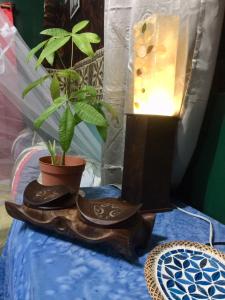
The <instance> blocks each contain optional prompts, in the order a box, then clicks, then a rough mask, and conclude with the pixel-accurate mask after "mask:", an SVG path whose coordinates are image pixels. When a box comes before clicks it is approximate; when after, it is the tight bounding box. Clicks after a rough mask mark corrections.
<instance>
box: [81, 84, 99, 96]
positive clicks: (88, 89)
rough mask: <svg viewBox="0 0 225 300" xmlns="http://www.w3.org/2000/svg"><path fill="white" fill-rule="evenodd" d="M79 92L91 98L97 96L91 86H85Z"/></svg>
mask: <svg viewBox="0 0 225 300" xmlns="http://www.w3.org/2000/svg"><path fill="white" fill-rule="evenodd" d="M81 90H82V91H84V92H86V93H88V94H89V95H91V96H93V97H96V96H97V91H96V89H95V88H94V87H93V86H91V85H85V86H84V87H83V88H82V89H81Z"/></svg>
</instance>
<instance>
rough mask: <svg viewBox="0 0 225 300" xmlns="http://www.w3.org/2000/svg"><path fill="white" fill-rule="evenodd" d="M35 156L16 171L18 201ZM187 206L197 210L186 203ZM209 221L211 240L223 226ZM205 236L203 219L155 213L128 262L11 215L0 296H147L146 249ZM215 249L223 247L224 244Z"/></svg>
mask: <svg viewBox="0 0 225 300" xmlns="http://www.w3.org/2000/svg"><path fill="white" fill-rule="evenodd" d="M38 156H39V154H38ZM37 158H38V157H36V160H31V161H30V162H29V164H28V165H26V168H25V169H24V171H23V172H22V174H21V176H20V183H19V186H18V190H17V201H18V202H21V201H22V195H23V190H24V188H25V186H26V185H27V183H28V182H29V181H32V180H33V179H35V178H37V174H38V168H37V161H38V160H37ZM85 191H86V193H87V197H90V198H98V197H99V198H101V197H110V196H111V197H114V196H115V197H117V196H119V194H120V191H119V190H118V189H116V188H114V187H112V186H107V187H99V188H87V189H85ZM186 209H187V210H188V211H191V212H195V213H199V212H197V211H196V210H194V209H193V208H191V207H186ZM199 214H200V213H199ZM213 225H214V229H215V242H222V241H224V239H225V226H224V225H222V224H220V223H219V222H216V221H213ZM208 237H209V225H208V224H207V223H206V222H204V221H202V220H199V219H195V218H193V217H191V216H188V215H185V214H184V213H182V212H180V211H178V210H173V211H171V212H167V213H163V214H158V215H157V217H156V222H155V226H154V230H153V236H152V240H151V242H150V244H149V248H148V249H147V250H146V252H145V253H142V254H140V256H139V260H138V262H136V263H135V264H131V263H129V262H126V261H124V260H123V258H122V257H120V256H118V255H116V254H115V253H113V251H112V250H111V249H108V250H106V249H103V248H102V247H100V246H99V247H92V248H88V247H85V245H83V244H79V243H76V242H75V241H74V243H71V242H69V241H65V240H61V239H60V238H59V237H58V236H57V235H50V234H47V233H44V232H41V231H38V230H37V229H35V228H34V227H32V226H29V225H27V224H25V223H23V222H21V221H17V220H16V221H14V222H13V225H12V228H11V231H10V234H9V237H8V241H7V244H6V246H5V249H4V252H3V255H2V256H1V257H0V300H3V299H4V300H47V299H48V300H51V299H54V300H81V299H82V300H121V299H123V300H132V299H134V300H144V299H150V296H149V294H148V290H147V288H146V284H145V278H144V263H145V261H146V258H147V255H148V252H149V251H150V250H151V249H152V248H153V247H154V246H156V245H157V244H159V243H164V242H168V241H173V240H190V241H196V242H201V243H207V242H208ZM218 249H220V250H222V251H224V252H225V246H221V247H218ZM98 250H102V252H100V251H98ZM103 250H104V251H103Z"/></svg>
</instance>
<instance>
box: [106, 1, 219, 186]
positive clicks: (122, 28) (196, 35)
mask: <svg viewBox="0 0 225 300" xmlns="http://www.w3.org/2000/svg"><path fill="white" fill-rule="evenodd" d="M224 5H225V1H224V0H188V1H187V0H123V1H121V0H105V54H104V59H105V69H104V98H105V99H106V100H107V101H109V102H110V103H112V104H113V105H114V106H115V107H116V108H117V109H118V111H119V113H120V117H121V123H120V126H119V127H111V129H110V132H109V136H108V141H107V143H106V145H105V149H104V153H103V162H102V178H103V182H104V183H120V182H121V174H122V164H123V145H124V124H123V116H124V113H125V112H126V107H127V104H128V103H129V102H130V100H132V99H129V77H130V75H129V73H131V72H132V63H131V60H132V59H131V58H132V55H131V54H132V53H131V40H132V27H133V24H134V23H135V22H137V21H139V20H141V19H144V18H146V17H148V16H150V15H151V14H153V13H160V14H170V15H179V16H180V18H181V20H182V21H185V20H189V62H190V63H189V65H190V66H191V78H190V82H189V86H188V91H187V95H186V97H185V101H184V108H185V110H184V114H183V116H182V119H181V121H180V123H179V129H178V137H177V145H176V151H175V152H176V153H175V161H174V172H173V183H174V184H178V183H179V182H180V180H181V179H182V177H183V175H184V173H185V171H186V168H187V166H188V163H189V162H190V159H191V156H192V154H193V151H194V149H195V147H196V144H197V140H198V136H199V131H200V127H201V124H202V120H203V117H204V112H205V108H206V105H207V101H208V96H209V91H210V87H211V82H212V77H213V73H214V67H215V62H216V56H217V50H218V44H219V39H220V31H221V27H222V21H223V15H224Z"/></svg>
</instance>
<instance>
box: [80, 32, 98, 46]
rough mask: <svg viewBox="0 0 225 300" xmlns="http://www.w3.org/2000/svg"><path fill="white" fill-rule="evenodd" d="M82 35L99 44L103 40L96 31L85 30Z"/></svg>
mask: <svg viewBox="0 0 225 300" xmlns="http://www.w3.org/2000/svg"><path fill="white" fill-rule="evenodd" d="M80 35H81V36H84V37H85V38H86V39H87V40H88V41H89V42H90V43H93V44H98V43H100V42H101V38H100V36H98V35H97V34H96V33H92V32H84V33H81V34H80Z"/></svg>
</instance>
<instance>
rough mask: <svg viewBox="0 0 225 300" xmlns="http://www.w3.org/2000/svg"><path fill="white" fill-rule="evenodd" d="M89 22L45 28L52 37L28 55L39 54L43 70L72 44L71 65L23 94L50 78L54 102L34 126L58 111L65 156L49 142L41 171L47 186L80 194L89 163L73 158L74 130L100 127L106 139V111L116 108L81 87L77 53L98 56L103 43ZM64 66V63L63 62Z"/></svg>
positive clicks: (37, 63) (61, 143) (62, 148)
mask: <svg viewBox="0 0 225 300" xmlns="http://www.w3.org/2000/svg"><path fill="white" fill-rule="evenodd" d="M88 23H89V21H86V20H84V21H81V22H79V23H78V24H76V25H74V26H73V28H72V31H71V32H69V31H67V30H65V29H61V28H51V29H45V30H43V31H42V32H41V34H43V35H46V36H48V38H47V39H46V40H45V41H43V42H41V43H39V44H38V45H37V46H36V47H35V48H33V49H32V50H31V51H30V52H29V55H28V60H29V59H30V58H31V57H32V56H33V55H35V54H36V53H37V52H38V51H41V52H40V55H39V56H38V59H37V62H36V68H38V67H40V65H41V64H42V62H43V61H44V60H47V61H48V63H49V64H50V65H53V63H54V59H55V57H56V55H58V56H59V58H61V57H60V50H61V49H62V47H64V46H65V45H66V44H67V43H71V66H70V67H69V68H66V67H64V66H63V68H61V69H57V70H52V71H51V72H49V73H48V74H47V75H45V76H43V77H41V78H39V79H38V80H36V81H34V82H32V83H31V84H29V85H28V86H27V87H26V88H25V90H24V91H23V97H25V96H26V95H27V94H28V93H29V92H30V91H31V90H32V89H34V88H36V87H37V86H39V85H40V84H42V83H43V82H44V81H45V80H47V79H50V85H49V88H50V92H51V97H52V103H51V105H50V106H49V107H47V109H45V111H44V112H42V114H41V115H40V116H39V117H38V118H37V119H36V120H35V121H34V126H35V128H36V129H39V128H40V127H41V126H42V124H43V123H44V122H45V121H46V120H47V119H48V118H49V117H50V116H51V115H52V114H54V113H55V112H56V111H57V112H59V114H60V119H59V124H58V138H59V145H60V147H61V153H60V154H57V153H56V146H55V141H54V142H49V144H48V149H49V152H50V156H46V157H42V158H40V169H41V173H42V184H43V185H59V184H63V185H66V186H68V187H70V188H71V189H72V190H73V191H74V192H77V191H78V189H79V185H80V180H81V176H82V172H83V170H84V167H85V161H84V160H83V159H82V158H80V157H75V156H69V155H67V152H68V151H69V149H70V146H71V142H72V139H73V136H74V130H75V128H76V126H77V125H78V124H79V123H80V122H83V121H84V122H87V123H90V124H93V125H95V126H96V128H97V130H98V132H99V134H100V135H101V137H102V139H103V140H105V139H106V134H107V126H108V122H107V119H106V116H105V112H106V111H108V112H109V113H110V114H111V115H112V116H115V112H114V110H113V108H112V107H111V106H110V105H109V104H108V103H106V102H104V101H102V100H99V99H98V98H97V92H96V89H95V88H94V87H92V86H87V85H86V86H83V87H82V88H78V82H79V80H80V76H79V74H78V73H77V72H76V71H75V70H74V69H73V52H74V47H77V48H78V49H79V50H80V51H81V52H83V53H84V54H86V55H87V56H89V57H91V56H93V55H94V51H93V48H92V44H94V43H99V42H100V38H99V36H98V35H97V34H95V33H91V32H83V31H82V30H83V29H84V28H85V27H86V26H87V25H88ZM62 65H63V63H62Z"/></svg>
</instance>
